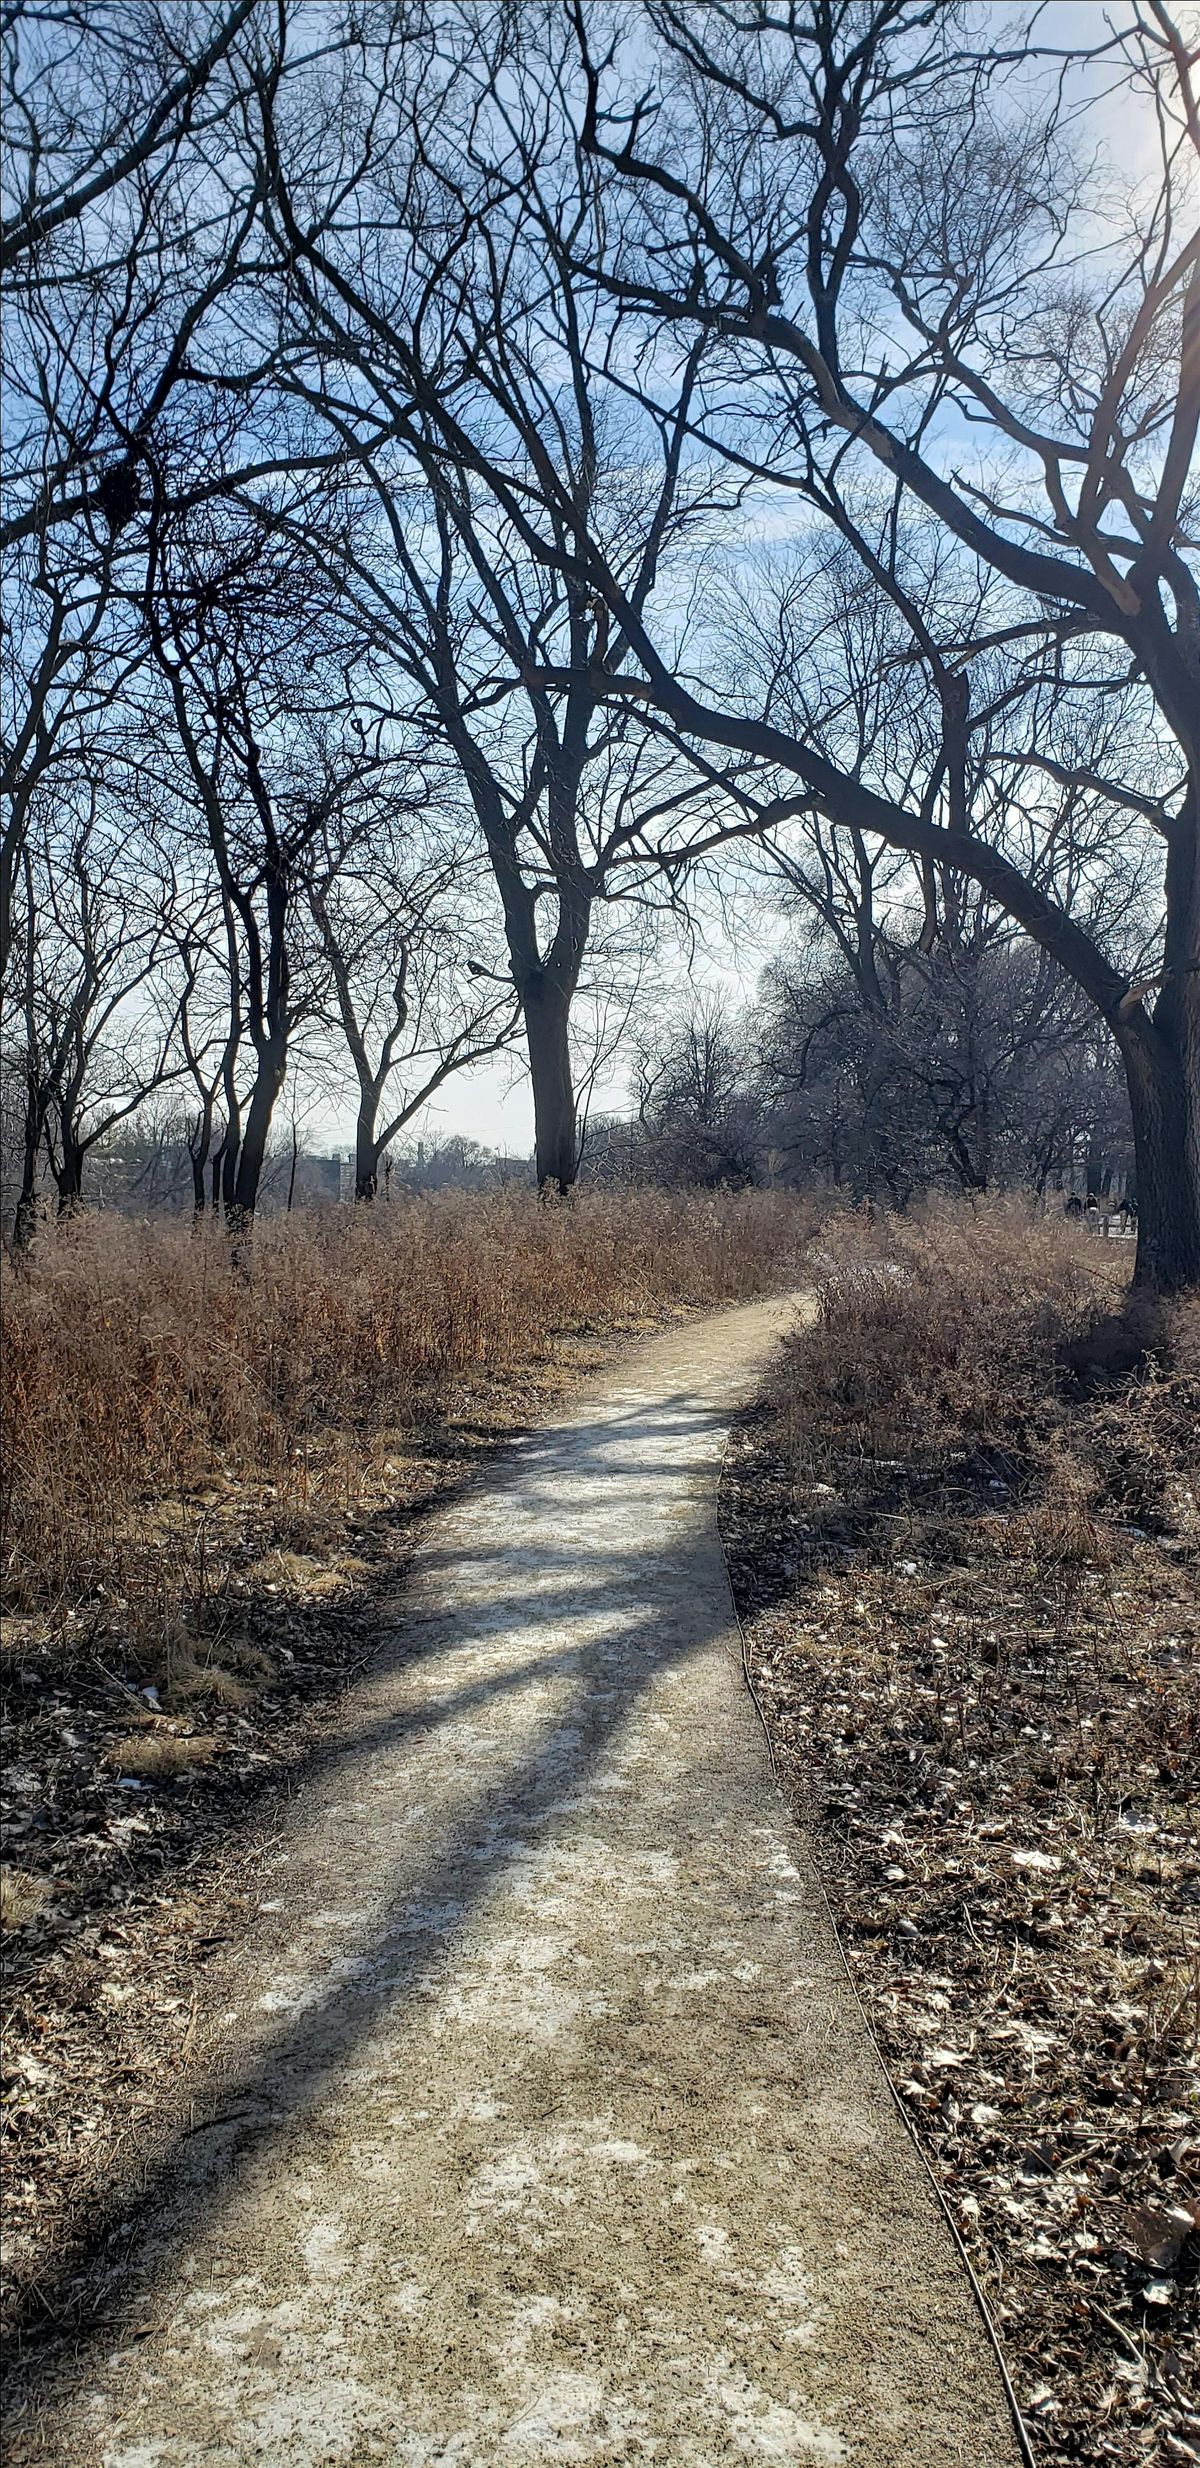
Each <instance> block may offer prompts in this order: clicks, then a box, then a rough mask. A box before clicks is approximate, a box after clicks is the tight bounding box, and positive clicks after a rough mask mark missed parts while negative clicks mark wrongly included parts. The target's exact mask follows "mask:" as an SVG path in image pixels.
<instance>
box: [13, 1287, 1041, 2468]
mask: <svg viewBox="0 0 1200 2468" xmlns="http://www.w3.org/2000/svg"><path fill="white" fill-rule="evenodd" d="M784 1317H785V1308H784V1306H781V1305H778V1304H773V1305H755V1306H751V1307H748V1308H741V1309H737V1310H733V1311H728V1312H722V1313H720V1314H717V1315H715V1316H714V1317H712V1318H711V1319H708V1320H705V1321H703V1322H699V1323H697V1322H693V1323H691V1324H690V1325H687V1326H685V1327H683V1328H681V1329H678V1330H675V1331H673V1332H672V1333H671V1334H669V1335H667V1336H661V1337H656V1338H653V1339H651V1340H649V1341H647V1342H644V1343H641V1344H639V1345H638V1346H637V1347H636V1348H632V1349H631V1350H630V1351H629V1353H628V1354H626V1355H625V1356H624V1358H623V1360H622V1361H621V1363H620V1364H619V1365H618V1367H617V1368H616V1369H615V1370H612V1371H610V1372H609V1373H608V1374H607V1375H605V1376H604V1378H603V1379H602V1381H601V1382H600V1383H599V1384H598V1385H597V1386H595V1387H593V1388H591V1389H590V1390H589V1391H588V1392H587V1394H586V1395H585V1396H584V1397H583V1399H582V1401H577V1402H576V1405H575V1407H574V1409H573V1410H572V1411H571V1413H570V1414H569V1416H566V1415H564V1416H563V1418H562V1419H560V1420H559V1421H557V1422H555V1423H554V1424H552V1425H551V1426H549V1427H548V1428H546V1429H543V1430H541V1431H539V1432H538V1433H536V1434H535V1435H534V1436H533V1437H532V1438H530V1439H528V1440H527V1441H525V1442H524V1443H523V1444H521V1445H520V1446H519V1447H517V1448H516V1449H514V1450H513V1452H512V1453H511V1457H510V1459H509V1461H508V1462H507V1463H506V1464H505V1465H504V1466H502V1467H501V1468H500V1469H499V1470H494V1471H493V1472H492V1473H491V1474H490V1475H489V1476H487V1477H486V1478H485V1480H484V1481H483V1483H482V1484H480V1485H479V1486H478V1487H477V1488H474V1489H472V1490H470V1491H469V1492H468V1493H467V1494H466V1495H465V1496H464V1497H463V1498H462V1499H461V1500H460V1501H459V1502H458V1503H457V1504H456V1505H454V1506H453V1507H450V1508H448V1509H446V1510H443V1511H442V1512H440V1513H439V1514H438V1516H437V1517H436V1518H435V1519H433V1520H432V1521H431V1523H430V1524H429V1526H428V1527H427V1528H426V1540H425V1543H424V1547H423V1548H422V1550H421V1551H420V1553H419V1556H418V1560H417V1564H416V1568H415V1572H414V1576H413V1581H412V1586H411V1590H410V1591H409V1592H408V1593H407V1594H406V1597H405V1602H404V1616H403V1618H402V1620H401V1622H400V1624H399V1626H398V1627H397V1629H396V1630H395V1632H394V1633H393V1634H392V1635H391V1636H390V1638H389V1640H388V1642H387V1644H386V1647H385V1649H384V1651H383V1653H382V1655H381V1658H380V1660H379V1662H378V1664H377V1665H376V1666H375V1667H374V1668H373V1670H372V1671H371V1673H370V1674H369V1675H368V1677H367V1678H366V1679H365V1680H364V1682H363V1683H362V1684H361V1685H360V1686H359V1687H357V1688H356V1689H355V1690H354V1691H353V1692H352V1694H351V1695H350V1696H349V1697H348V1699H347V1700H346V1702H345V1704H344V1707H343V1709H342V1711H341V1714H340V1717H339V1720H338V1725H337V1730H336V1733H335V1737H334V1740H333V1743H332V1746H331V1749H330V1753H329V1755H328V1757H327V1758H326V1760H325V1761H324V1763H323V1766H322V1768H321V1771H320V1772H319V1774H318V1776H317V1778H316V1779H315V1780H314V1782H313V1783H312V1784H311V1785H310V1786H308V1787H307V1788H306V1790H305V1792H304V1793H303V1795H302V1796H301V1797H300V1798H299V1799H298V1801H297V1802H296V1804H295V1807H294V1810H293V1813H292V1815H291V1816H290V1818H289V1820H288V1823H287V1826H286V1828H285V1830H284V1832H283V1834H282V1836H281V1837H280V1839H279V1840H278V1841H277V1842H276V1843H275V1845H274V1846H273V1847H272V1848H271V1849H270V1850H268V1851H267V1852H266V1853H265V1854H264V1860H263V1866H262V1870H261V1878H260V1896H261V1902H262V1904H263V1905H264V1906H265V1907H264V1909H263V1911H262V1913H261V1916H260V1917H259V1919H258V1920H257V1922H256V1923H255V1926H254V1929H253V1931H252V1933H251V1937H250V1941H249V1943H248V1944H247V1945H246V1946H244V1947H243V1948H242V1950H241V1952H240V1954H239V1956H238V1958H237V1962H236V1964H235V1965H233V1966H231V1968H230V1969H229V1970H228V1971H227V1973H226V1977H225V1991H224V1993H225V1995H226V1996H227V1998H228V2000H229V2002H228V2004H227V2008H226V2010H225V2011H224V2012H223V2013H222V2014H221V2016H220V2033H219V2041H220V2048H221V2059H220V2065H219V2069H218V2076H217V2081H216V2087H215V2089H211V2090H210V2094H209V2106H208V2108H207V2109H203V2108H202V2109H201V2110H200V2111H199V2124H198V2127H197V2130H196V2131H195V2132H193V2133H192V2135H191V2136H190V2138H189V2139H188V2140H187V2141H186V2143H185V2145H184V2151H185V2155H186V2156H185V2158H184V2160H183V2162H182V2163H181V2164H180V2165H179V2166H178V2167H177V2169H176V2171H175V2174H174V2177H173V2179H172V2181H171V2183H170V2187H169V2190H168V2191H167V2193H166V2194H165V2195H164V2198H163V2202H162V2206H161V2209H160V2211H159V2215H158V2218H157V2221H156V2223H155V2226H154V2228H153V2230H152V2232H151V2234H150V2237H149V2241H148V2245H146V2246H145V2247H144V2248H143V2251H142V2254H141V2256H140V2258H139V2260H138V2262H137V2263H136V2265H135V2266H134V2268H133V2271H132V2273H131V2276H130V2282H129V2288H128V2295H127V2300H126V2310H125V2320H126V2324H127V2328H126V2330H125V2331H124V2332H122V2331H121V2330H120V2329H118V2330H117V2332H116V2333H115V2335H114V2333H113V2331H112V2330H111V2329H110V2330H109V2332H108V2334H107V2340H108V2347H107V2353H99V2354H98V2353H97V2352H95V2351H93V2352H92V2354H91V2356H90V2357H86V2356H85V2357H83V2358H81V2360H80V2361H79V2363H78V2365H77V2366H76V2368H75V2372H74V2387H73V2389H72V2390H71V2392H70V2393H69V2394H68V2395H67V2396H65V2397H63V2398H61V2399H60V2401H59V2402H58V2404H57V2405H56V2407H55V2409H54V2410H53V2412H52V2414H51V2416H50V2418H49V2419H47V2420H44V2421H43V2424H42V2427H41V2429H40V2431H41V2433H42V2434H43V2435H44V2438H45V2453H44V2455H45V2457H46V2459H47V2460H48V2461H49V2460H53V2461H63V2462H67V2461H69V2462H71V2463H92V2462H99V2463H103V2468H193V2463H200V2462H203V2463H205V2468H243V2463H249V2462H257V2463H266V2464H267V2468H285V2464H286V2468H327V2464H328V2468H333V2464H334V2463H338V2464H339V2468H363V2464H364V2463H366V2462H369V2461H384V2462H387V2463H389V2468H434V2463H439V2468H535V2464H537V2468H540V2463H543V2462H551V2461H553V2462H556V2463H564V2464H567V2463H571V2464H575V2463H579V2464H582V2463H590V2464H591V2468H618V2464H620V2468H624V2464H625V2463H633V2462H638V2463H649V2462H658V2463H661V2464H662V2468H716V2464H717V2463H718V2462H720V2463H766V2462H779V2463H787V2468H808V2464H809V2463H833V2462H846V2463H848V2464H850V2463H853V2464H854V2468H868V2464H869V2468H876V2464H877V2468H1001V2464H1002V2463H1003V2464H1004V2468H1012V2463H1013V2462H1014V2461H1015V2458H1016V2452H1015V2448H1014V2445H1013V2441H1012V2436H1011V2433H1010V2431H1009V2428H1008V2423H1007V2419H1006V2416H1005V2411H1004V2405H1003V2401H1002V2397H1001V2392H1000V2387H999V2379H998V2376H997V2373H996V2370H995V2366H994V2363H993V2360H992V2358H991V2355H990V2352H989V2350H988V2348H987V2345H986V2342H985V2339H984V2337H983V2334H982V2331H981V2329H980V2326H979V2324H978V2321H977V2319H976V2317H975V2314H974V2312H973V2308H972V2303H971V2299H970V2296H969V2292H968V2290H967V2287H966V2285H965V2282H964V2281H963V2279H962V2276H961V2272H960V2268H959V2265H958V2263H957V2261H956V2258H955V2256H954V2253H953V2250H952V2248H951V2245H950V2242H949V2239H948V2238H947V2235H946V2232H945V2228H944V2225H943V2223H942V2221H941V2219H940V2217H939V2216H938V2214H937V2211H936V2208H935V2206H934V2204H933V2202H932V2199H931V2197H930V2195H929V2191H928V2188H927V2187H926V2186H925V2184H924V2183H923V2181H922V2180H921V2177H920V2173H919V2170H918V2167H917V2165H916V2162H915V2160H914V2156H913V2153H912V2151H911V2148H910V2146H909V2144H908V2142H907V2140H906V2138H905V2136H904V2133H903V2129H902V2128H901V2126H900V2124H899V2122H898V2120H897V2119H896V2117H895V2114H894V2111H893V2109H892V2107H891V2105H890V2102H889V2100H888V2097H887V2094H886V2090H885V2088H884V2086H883V2084H882V2081H881V2078H880V2075H879V2071H878V2066H877V2063H876V2060H875V2058H874V2055H873V2053H872V2051H871V2050H870V2048H869V2046H868V2044H867V2042H866V2039H865V2036H864V2032H863V2027H862V2023H861V2020H860V2017H859V2015H858V2012H857V2010H856V2008H855V2006H854V2004H853V2000H852V1998H851V1996H850V1993H849V1991H848V1989H847V1987H846V1984H845V1981H844V1977H843V1975H842V1972H841V1970H840V1966H839V1963H838V1959H837V1954H836V1948H835V1947H834V1945H833V1943H832V1940H831V1936H830V1932H829V1928H828V1923H827V1921H826V1919H825V1917H824V1913H823V1909H822V1906H821V1904H820V1900H819V1897H818V1895H817V1893H816V1890H815V1887H814V1885H813V1884H812V1882H811V1878H810V1875H809V1873H808V1869H807V1865H806V1861H805V1856H804V1851H803V1846H802V1843H801V1841H800V1839H799V1837H798V1836H797V1833H796V1830H795V1827H794V1825H793V1823H792V1821H791V1820H790V1818H789V1816H788V1814H787V1812H786V1810H785V1808H784V1806H783V1804H782V1802H781V1800H780V1798H779V1796H778V1794H777V1792H776V1789H775V1786H774V1784H773V1782H772V1779H771V1775H770V1772H769V1768H768V1764H767V1759H766V1754H765V1750H764V1746H763V1742H762V1738H761V1734H760V1732H759V1729H758V1725H757V1722H756V1719H755V1716H754V1713H753V1710H752V1708H751V1706H750V1703H749V1700H748V1698H747V1696H746V1694H745V1691H744V1687H743V1683H742V1677H741V1669H740V1663H739V1659H738V1652H737V1641H736V1633H735V1629H734V1622H733V1616H732V1608H731V1604H730V1598H729V1590H728V1584H727V1580H726V1575H725V1570H724V1566H723V1562H722V1559H721V1554H720V1548H719V1544H718V1540H717V1535H716V1526H715V1497H716V1486H717V1479H718V1473H719V1461H720V1452H721V1447H722V1443H723V1437H724V1431H725V1426H726V1423H727V1420H728V1415H729V1412H730V1409H731V1406H732V1405H733V1403H734V1402H735V1401H736V1400H737V1399H738V1398H739V1396H741V1395H743V1394H744V1393H745V1391H746V1388H747V1383H748V1382H749V1381H750V1380H751V1379H752V1376H753V1374H754V1372H755V1370H756V1369H757V1368H758V1366H759V1365H760V1364H761V1362H762V1360H763V1358H764V1355H765V1353H766V1352H767V1350H768V1349H769V1346H770V1344H771V1343H772V1341H773V1339H774V1337H775V1335H776V1334H777V1333H778V1330H779V1328H780V1327H781V1325H782V1324H783V1320H784ZM210 2118H211V2122H209V2121H207V2120H208V2119H210ZM114 2337H115V2339H116V2341H117V2343H118V2344H116V2345H115V2346H114V2344H113V2342H114ZM122 2338H123V2339H124V2340H125V2343H126V2344H125V2345H123V2346H122V2345H121V2344H119V2343H120V2342H121V2340H122Z"/></svg>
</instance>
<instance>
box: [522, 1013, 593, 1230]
mask: <svg viewBox="0 0 1200 2468" xmlns="http://www.w3.org/2000/svg"><path fill="white" fill-rule="evenodd" d="M520 994H521V1011H522V1014H523V1017H524V1021H525V1038H526V1044H527V1046H528V1050H529V1076H530V1079H531V1081H532V1083H533V1139H534V1159H535V1165H536V1171H537V1184H538V1190H539V1191H549V1190H550V1189H551V1188H554V1187H556V1188H557V1190H558V1192H559V1193H560V1195H561V1196H562V1197H563V1198H564V1199H565V1197H566V1195H567V1193H568V1191H570V1190H571V1188H572V1186H573V1184H574V1181H575V1177H576V1175H577V1173H578V1170H579V1136H578V1124H577V1121H576V1114H575V1088H574V1083H573V1080H572V1077H571V1049H570V1043H569V1040H568V1035H567V1027H568V1021H569V1019H570V1011H571V997H570V994H569V992H568V991H567V990H566V988H565V987H562V986H559V985H556V984H555V983H554V981H553V979H552V978H550V977H549V976H547V975H546V974H545V972H544V971H540V972H539V973H538V974H537V975H536V976H531V977H529V978H527V979H526V981H525V983H524V984H523V985H522V986H521V988H520Z"/></svg>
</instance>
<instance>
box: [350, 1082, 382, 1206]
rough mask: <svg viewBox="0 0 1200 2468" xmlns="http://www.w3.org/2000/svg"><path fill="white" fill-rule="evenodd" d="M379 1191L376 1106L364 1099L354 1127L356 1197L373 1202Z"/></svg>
mask: <svg viewBox="0 0 1200 2468" xmlns="http://www.w3.org/2000/svg"><path fill="white" fill-rule="evenodd" d="M378 1190H379V1144H378V1141H377V1140H376V1137H375V1106H374V1104H373V1103H372V1104H371V1105H370V1106H369V1107H368V1104H367V1102H366V1099H365V1097H364V1101H363V1103H362V1104H361V1105H360V1107H359V1110H358V1121H357V1122H356V1124H355V1126H354V1197H355V1199H356V1200H373V1199H374V1198H375V1197H376V1195H377V1193H378Z"/></svg>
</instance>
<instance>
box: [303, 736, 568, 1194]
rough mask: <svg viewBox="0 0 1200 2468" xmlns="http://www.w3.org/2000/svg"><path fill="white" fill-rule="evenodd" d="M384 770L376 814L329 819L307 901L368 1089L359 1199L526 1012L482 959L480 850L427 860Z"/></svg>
mask: <svg viewBox="0 0 1200 2468" xmlns="http://www.w3.org/2000/svg"><path fill="white" fill-rule="evenodd" d="M427 788H428V784H427V782H426V781H424V780H423V779H422V778H421V777H420V775H417V777H416V778H415V779H414V780H412V781H411V782H410V783H409V784H408V788H407V792H406V795H405V796H404V797H403V798H402V797H401V796H400V795H399V794H398V784H397V782H396V781H395V780H394V779H393V778H392V777H391V776H390V772H389V773H385V774H384V777H383V781H382V783H381V788H380V794H379V796H378V799H377V800H376V802H375V804H374V806H373V807H372V809H371V810H370V811H369V812H368V813H367V814H365V815H364V814H363V813H362V812H361V811H360V810H358V809H355V810H354V812H353V814H352V816H351V818H349V820H348V819H347V817H346V815H345V814H344V813H343V812H342V811H340V810H336V811H335V812H334V813H332V814H331V815H330V816H329V817H328V818H327V820H326V822H325V826H324V830H323V833H322V838H321V844H320V849H319V852H317V854H316V856H315V859H314V862H313V864H312V867H311V870H310V876H309V892H308V896H309V900H310V903H311V906H312V912H313V916H314V918H315V920H316V924H317V928H318V932H319V934H320V939H321V946H322V949H323V951H324V954H325V958H326V961H327V963H328V968H329V977H330V987H331V994H332V1004H333V1013H334V1017H335V1019H336V1023H337V1026H338V1028H339V1029H340V1032H341V1037H342V1039H343V1041H344V1044H345V1047H346V1051H347V1053H348V1055H349V1058H350V1063H351V1067H352V1070H353V1073H354V1080H355V1086H356V1090H357V1110H356V1117H355V1141H354V1196H355V1198H356V1199H358V1200H373V1199H374V1198H375V1196H376V1193H377V1191H378V1188H379V1174H380V1166H381V1161H382V1160H383V1159H384V1158H385V1157H386V1155H387V1153H388V1151H389V1150H390V1149H391V1147H392V1144H393V1142H394V1141H395V1140H396V1139H397V1138H398V1136H399V1134H400V1133H401V1131H403V1130H404V1128H405V1126H406V1125H407V1124H408V1123H410V1122H412V1121H413V1119H414V1117H415V1116H416V1115H417V1114H419V1113H420V1111H421V1108H422V1107H423V1106H425V1105H427V1104H428V1103H429V1100H430V1099H431V1098H432V1097H434V1096H436V1094H437V1092H438V1090H439V1089H440V1088H443V1087H444V1086H445V1084H446V1082H447V1081H448V1080H450V1079H452V1078H453V1077H454V1076H455V1074H456V1073H458V1072H460V1071H465V1070H467V1069H468V1068H469V1067H470V1065H471V1064H473V1063H475V1062H478V1061H480V1060H481V1059H482V1058H483V1057H484V1056H485V1055H489V1054H497V1053H499V1052H500V1051H501V1050H502V1048H503V1047H505V1046H506V1045H508V1044H509V1043H510V1042H511V1040H512V1038H513V1036H514V1034H515V1032H516V1029H517V1026H518V1022H519V1012H518V1010H517V1006H516V1003H515V999H514V995H513V989H512V985H511V982H508V983H505V982H504V981H503V980H501V979H499V978H498V975H497V972H496V971H495V969H494V968H492V967H489V966H488V964H487V963H486V962H485V961H483V960H480V959H479V958H478V957H477V956H476V957H474V958H469V957H468V956H467V953H468V951H469V950H470V947H471V945H472V944H474V945H475V949H476V953H477V952H478V948H479V944H480V941H481V940H482V921H481V920H480V919H479V918H478V916H477V915H476V916H474V917H473V915H472V911H473V910H475V911H477V910H478V905H479V903H478V900H477V897H476V896H475V894H474V886H473V885H472V881H471V876H472V872H477V861H476V862H475V863H474V864H472V859H473V858H474V851H473V850H471V849H464V848H463V847H461V846H458V845H456V844H455V842H454V841H453V839H452V838H449V837H447V836H443V837H442V839H441V844H440V845H438V844H436V843H435V844H434V845H433V846H430V845H429V844H428V834H426V835H425V836H426V846H425V848H424V850H423V851H422V849H421V847H420V845H419V842H418V840H417V831H416V827H415V826H416V823H417V812H418V810H419V808H420V807H423V805H424V802H425V795H426V794H427Z"/></svg>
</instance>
